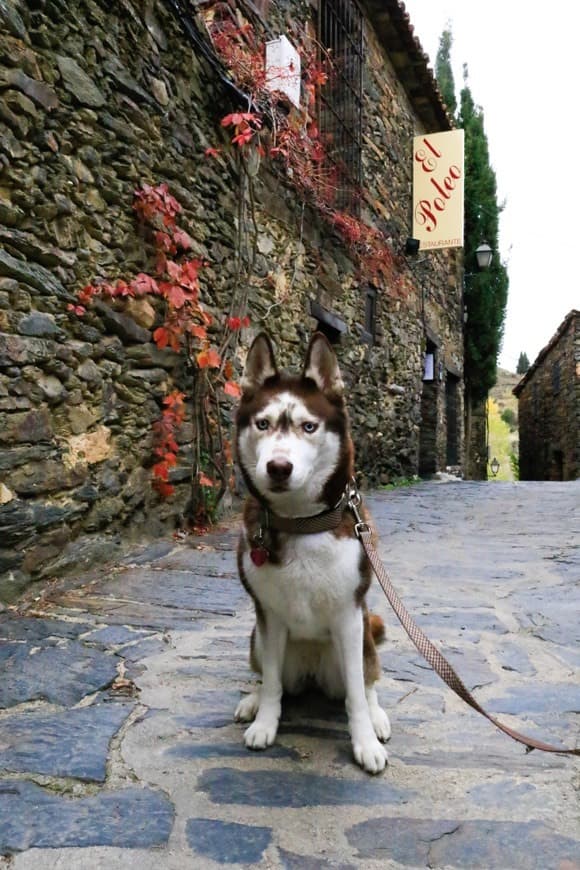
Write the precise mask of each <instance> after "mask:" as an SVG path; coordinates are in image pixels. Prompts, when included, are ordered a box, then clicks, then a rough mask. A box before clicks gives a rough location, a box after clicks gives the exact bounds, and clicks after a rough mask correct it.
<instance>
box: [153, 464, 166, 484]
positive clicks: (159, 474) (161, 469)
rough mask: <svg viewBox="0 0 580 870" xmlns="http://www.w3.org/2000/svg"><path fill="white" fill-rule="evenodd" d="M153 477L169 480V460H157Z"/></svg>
mask: <svg viewBox="0 0 580 870" xmlns="http://www.w3.org/2000/svg"><path fill="white" fill-rule="evenodd" d="M153 477H155V478H157V479H158V480H165V481H167V480H169V466H168V464H167V462H164V461H161V462H156V463H155V465H154V466H153Z"/></svg>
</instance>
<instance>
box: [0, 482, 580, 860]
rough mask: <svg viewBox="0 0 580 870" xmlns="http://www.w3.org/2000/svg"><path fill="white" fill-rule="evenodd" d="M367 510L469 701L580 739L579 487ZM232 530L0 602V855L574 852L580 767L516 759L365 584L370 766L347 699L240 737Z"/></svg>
mask: <svg viewBox="0 0 580 870" xmlns="http://www.w3.org/2000/svg"><path fill="white" fill-rule="evenodd" d="M368 503H369V506H370V508H371V510H372V512H373V515H374V518H375V521H376V524H377V527H378V530H379V535H380V541H381V543H380V553H381V555H382V557H383V559H384V561H385V564H386V566H387V568H388V570H389V572H390V574H391V577H392V579H393V582H394V584H395V587H396V588H397V590H398V591H399V593H400V594H401V597H402V598H403V600H404V601H405V603H406V605H407V606H408V608H409V610H410V611H411V613H412V614H413V615H414V616H415V618H416V619H417V621H418V622H419V624H420V625H421V627H422V628H424V630H425V631H426V633H427V634H428V635H429V637H430V638H431V639H432V640H433V641H434V642H436V643H437V645H438V646H440V648H441V649H442V651H443V652H444V654H445V655H447V656H448V658H449V659H450V661H451V662H452V664H454V665H455V666H456V668H457V670H458V672H459V674H460V676H461V677H462V679H463V680H464V682H465V683H466V685H467V686H468V688H469V689H472V690H474V691H475V694H476V696H477V699H478V700H479V701H480V702H481V703H482V704H483V706H484V707H486V709H488V710H489V711H490V712H491V713H493V714H496V715H497V716H498V717H499V718H500V719H502V720H503V721H505V722H506V723H508V724H510V725H512V726H514V727H515V728H517V729H518V730H521V731H523V732H524V733H527V734H531V735H533V736H535V737H539V738H541V739H544V740H547V741H550V742H556V743H558V744H560V743H561V744H563V745H568V746H577V745H579V744H580V481H578V482H575V483H515V484H514V483H473V482H471V483H468V482H453V483H435V482H433V483H423V484H417V485H415V486H411V487H408V488H401V489H396V490H394V491H383V492H374V493H373V494H372V495H371V496H370V497H369V498H368ZM236 537H237V531H236V528H235V525H234V524H232V525H231V526H230V527H228V528H227V529H226V530H225V531H223V532H219V533H215V534H212V535H209V536H207V537H204V538H193V537H190V538H186V539H185V540H184V541H183V542H178V541H174V540H172V539H166V540H159V541H157V542H155V543H151V544H150V545H149V546H147V547H143V548H140V549H139V550H135V551H134V552H132V553H131V554H130V555H128V556H127V557H126V558H125V559H124V560H123V561H120V562H118V563H116V564H110V565H106V566H102V568H101V569H99V570H93V571H91V572H90V573H87V574H86V575H83V576H78V577H76V578H74V580H70V579H69V580H55V581H54V582H53V583H51V584H45V585H44V586H43V587H39V588H37V589H36V590H35V591H34V592H33V593H32V594H30V595H29V596H28V597H27V599H26V600H25V601H24V602H22V603H21V605H20V606H19V607H18V608H16V609H14V608H8V607H6V608H5V609H4V610H3V612H1V613H0V672H1V673H2V679H1V681H0V708H1V712H0V855H4V856H5V857H4V858H0V867H10V868H11V870H12V868H14V870H32V868H42V870H57V868H58V870H80V868H87V870H88V868H90V870H98V868H103V870H104V868H107V870H110V868H133V867H134V868H140V870H187V868H204V870H205V868H209V870H211V868H215V867H221V866H224V865H228V866H234V867H235V866H238V865H240V866H252V867H257V868H285V870H326V868H335V870H350V868H365V870H366V868H368V870H373V868H377V870H378V868H383V870H384V868H409V867H411V868H423V867H435V868H470V870H471V868H486V870H492V868H497V870H509V868H514V870H523V868H526V870H527V868H537V870H578V868H580V759H577V758H573V757H569V756H568V757H567V756H564V755H556V754H545V753H540V752H538V751H534V752H532V753H530V754H526V752H525V750H524V748H523V747H522V746H520V745H519V744H517V743H515V742H513V741H512V740H510V739H509V738H508V737H506V736H505V735H503V734H501V733H500V732H499V731H497V730H496V729H495V728H494V727H493V725H491V724H490V723H489V722H488V721H486V720H485V719H484V718H483V717H481V716H478V715H477V714H476V713H475V712H473V711H472V710H471V709H470V708H469V707H467V706H466V705H465V704H463V703H462V702H461V701H460V700H459V699H457V698H456V697H455V696H454V695H453V694H452V693H451V692H450V691H449V690H448V689H447V687H446V686H445V685H444V684H443V683H442V682H441V681H440V680H439V678H438V677H437V676H436V675H434V674H433V673H432V672H431V671H430V669H429V667H428V665H426V664H425V663H424V662H423V661H422V660H421V658H420V657H419V655H418V653H417V652H416V651H415V649H414V647H413V646H412V644H411V642H410V641H409V640H408V638H407V636H406V635H405V633H404V632H403V630H402V628H401V627H400V626H399V625H398V623H397V622H396V619H395V617H394V615H393V614H392V612H391V611H390V608H389V606H388V604H387V602H386V600H385V599H384V597H383V596H382V592H381V591H380V589H379V587H378V584H377V583H375V584H374V585H373V591H372V594H371V606H372V609H373V610H375V611H376V612H378V613H380V614H381V615H382V616H383V618H384V619H385V622H386V624H387V642H386V643H385V644H384V645H383V646H382V647H381V648H380V651H381V660H382V664H383V678H382V680H381V683H380V684H379V697H380V699H381V702H382V704H383V706H384V707H385V708H386V709H387V711H388V713H389V716H390V717H391V722H392V726H393V736H392V739H391V741H390V744H389V754H390V763H389V766H388V768H387V770H386V771H385V773H384V774H382V775H380V776H378V777H375V778H373V777H371V776H368V775H367V774H365V773H364V772H362V771H361V770H360V769H359V768H358V767H357V766H356V765H355V764H354V762H353V760H352V757H351V750H350V742H349V738H348V733H347V726H346V717H345V714H344V710H343V705H340V704H335V703H331V702H326V701H324V700H321V699H319V698H316V697H308V698H303V699H300V700H294V701H292V702H291V703H287V704H286V705H285V707H284V711H283V719H282V724H281V727H280V732H279V736H278V739H277V742H276V745H275V746H274V747H272V748H271V749H270V750H267V751H265V752H262V753H254V752H251V751H249V750H247V749H246V748H245V747H244V745H243V741H242V734H243V726H242V725H240V724H236V723H234V721H233V710H234V708H235V706H236V703H237V701H238V700H239V697H240V691H248V690H249V689H250V688H251V686H252V683H253V677H252V674H251V672H250V670H249V666H248V640H249V634H250V630H251V626H252V622H253V611H252V607H251V605H250V601H249V599H248V597H247V596H246V594H245V592H244V591H243V589H242V587H241V585H240V584H239V582H238V580H237V574H236V568H235V552H234V551H235V542H236Z"/></svg>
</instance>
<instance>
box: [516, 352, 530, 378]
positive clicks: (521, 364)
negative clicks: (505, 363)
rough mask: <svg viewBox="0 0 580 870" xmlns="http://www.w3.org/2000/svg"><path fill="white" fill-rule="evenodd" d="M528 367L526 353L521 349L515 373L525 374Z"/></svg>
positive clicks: (528, 362)
mask: <svg viewBox="0 0 580 870" xmlns="http://www.w3.org/2000/svg"><path fill="white" fill-rule="evenodd" d="M529 367H530V361H529V359H528V355H527V353H526V352H525V351H524V350H523V351H522V352H521V353H520V355H519V358H518V367H517V369H516V374H517V375H525V373H526V372H527V370H528V369H529Z"/></svg>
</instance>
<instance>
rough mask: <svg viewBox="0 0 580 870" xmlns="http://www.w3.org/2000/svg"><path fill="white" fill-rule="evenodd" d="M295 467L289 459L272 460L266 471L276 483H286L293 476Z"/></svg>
mask: <svg viewBox="0 0 580 870" xmlns="http://www.w3.org/2000/svg"><path fill="white" fill-rule="evenodd" d="M293 468H294V466H293V465H292V463H291V462H288V460H287V459H271V460H270V461H269V462H268V464H267V465H266V471H267V472H268V475H269V476H270V477H271V478H272V480H273V481H274V483H284V481H286V480H288V478H289V477H290V475H291V474H292V469H293Z"/></svg>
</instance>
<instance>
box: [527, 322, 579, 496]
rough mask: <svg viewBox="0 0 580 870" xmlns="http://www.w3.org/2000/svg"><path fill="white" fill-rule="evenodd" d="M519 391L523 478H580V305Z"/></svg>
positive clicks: (548, 345)
mask: <svg viewBox="0 0 580 870" xmlns="http://www.w3.org/2000/svg"><path fill="white" fill-rule="evenodd" d="M514 395H515V396H517V399H518V418H519V429H520V480H577V479H578V478H580V311H574V310H573V311H570V313H569V314H568V316H567V317H566V318H565V319H564V320H563V322H562V323H561V324H560V326H559V327H558V330H557V332H556V333H555V335H554V336H552V338H551V339H550V341H549V342H548V344H547V345H546V346H545V347H544V348H543V349H542V350H541V351H540V353H539V354H538V356H537V358H536V360H535V361H534V363H533V364H532V365H531V366H530V368H529V369H528V371H527V372H526V373H525V375H524V376H523V378H522V379H521V381H520V382H519V384H518V385H517V386H516V387H515V388H514Z"/></svg>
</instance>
